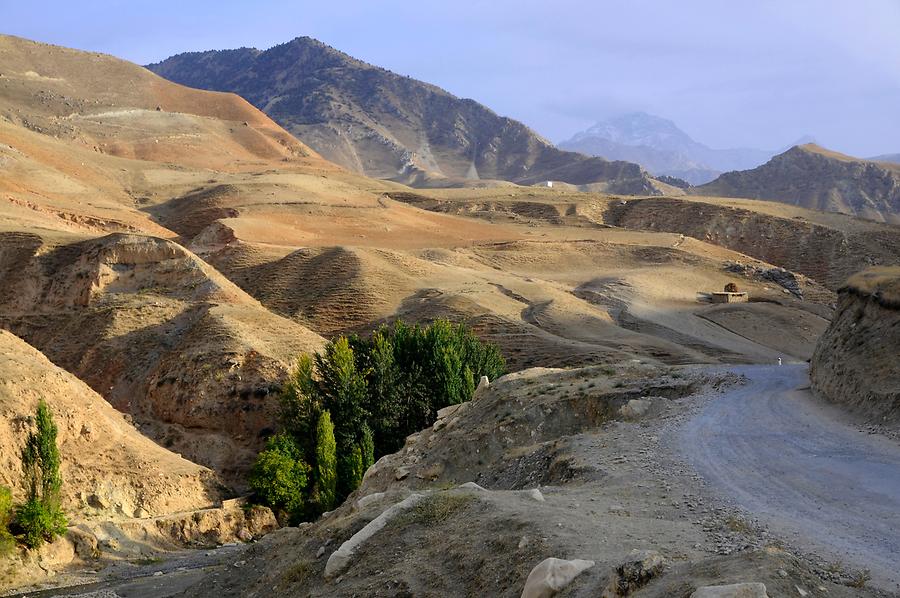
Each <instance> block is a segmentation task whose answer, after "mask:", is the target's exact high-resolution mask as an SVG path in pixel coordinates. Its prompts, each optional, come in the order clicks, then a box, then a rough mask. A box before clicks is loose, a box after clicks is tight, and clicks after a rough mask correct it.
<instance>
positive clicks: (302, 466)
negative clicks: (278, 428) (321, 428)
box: [250, 434, 309, 517]
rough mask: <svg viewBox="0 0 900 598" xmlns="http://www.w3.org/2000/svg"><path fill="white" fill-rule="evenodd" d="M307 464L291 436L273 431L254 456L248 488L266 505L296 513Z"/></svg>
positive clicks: (302, 502) (305, 481)
mask: <svg viewBox="0 0 900 598" xmlns="http://www.w3.org/2000/svg"><path fill="white" fill-rule="evenodd" d="M308 473H309V466H308V465H307V464H306V463H305V462H304V461H303V454H302V452H301V451H300V448H299V447H298V446H297V443H296V442H295V441H294V439H293V437H291V436H289V435H288V434H276V435H275V436H272V437H271V438H269V440H268V442H267V443H266V449H265V450H264V451H263V452H261V453H260V454H259V456H258V457H257V458H256V463H255V464H254V465H253V470H252V471H251V472H250V488H251V489H252V490H253V492H254V493H255V494H256V496H257V497H258V498H259V499H260V500H262V501H263V502H265V503H266V504H267V505H269V506H271V507H273V508H275V509H278V510H281V511H284V512H285V513H287V514H289V515H291V516H292V517H296V516H297V515H298V514H299V513H300V512H301V511H302V509H303V507H304V504H305V501H304V490H305V489H306V484H307V475H308Z"/></svg>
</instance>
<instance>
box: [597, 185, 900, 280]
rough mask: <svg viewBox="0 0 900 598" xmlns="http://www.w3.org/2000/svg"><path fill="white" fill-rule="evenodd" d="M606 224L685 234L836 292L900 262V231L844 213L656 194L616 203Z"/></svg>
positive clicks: (612, 205) (608, 215)
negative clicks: (770, 209) (822, 214)
mask: <svg viewBox="0 0 900 598" xmlns="http://www.w3.org/2000/svg"><path fill="white" fill-rule="evenodd" d="M604 223H606V224H611V225H614V226H620V227H622V228H629V229H639V230H648V231H665V232H674V233H681V234H683V235H686V236H689V237H694V238H695V239H700V240H701V241H706V242H709V243H714V244H716V245H720V246H722V247H727V248H728V249H732V250H734V251H739V252H740V253H743V254H745V255H749V256H751V257H755V258H757V259H759V260H762V261H764V262H767V263H770V264H775V265H777V266H781V267H782V268H785V269H787V270H791V271H793V272H799V273H801V274H804V275H806V276H808V277H810V278H812V279H814V280H816V281H818V282H820V283H822V284H823V285H825V286H827V287H828V288H830V289H832V290H834V289H837V288H838V287H840V286H841V285H843V284H844V281H846V280H847V278H848V277H849V276H852V275H853V274H855V273H856V272H859V271H860V270H863V269H865V268H868V267H869V266H874V265H884V264H894V263H897V261H898V260H900V229H898V228H897V227H894V226H888V225H884V224H876V223H874V222H872V223H867V222H862V221H860V220H856V219H853V218H849V217H845V216H838V215H831V216H829V223H828V225H825V224H821V223H819V222H818V221H812V220H810V219H807V218H805V217H802V216H801V217H790V216H788V215H785V216H779V215H774V214H770V213H767V212H764V211H751V210H748V209H743V208H738V207H734V206H731V205H727V204H718V203H710V202H706V201H691V200H682V199H672V198H655V197H654V198H647V199H632V200H628V201H623V202H617V203H613V204H611V205H610V206H609V209H608V210H607V212H606V213H605V214H604Z"/></svg>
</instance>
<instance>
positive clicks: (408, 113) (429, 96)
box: [148, 37, 659, 194]
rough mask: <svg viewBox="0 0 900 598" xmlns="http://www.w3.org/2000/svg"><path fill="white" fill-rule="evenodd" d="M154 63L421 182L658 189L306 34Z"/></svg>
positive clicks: (382, 170)
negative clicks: (270, 44) (555, 183)
mask: <svg viewBox="0 0 900 598" xmlns="http://www.w3.org/2000/svg"><path fill="white" fill-rule="evenodd" d="M148 68H149V69H151V70H153V71H154V72H156V73H158V74H160V75H162V76H164V77H166V78H168V79H170V80H172V81H176V82H178V83H183V84H185V85H191V86H194V87H200V88H204V89H215V90H220V91H231V92H234V93H238V94H240V95H241V96H243V97H245V98H247V100H249V101H250V102H251V103H253V104H254V105H255V106H257V107H258V108H260V109H261V110H262V111H264V112H266V113H267V114H268V115H269V116H271V117H272V118H273V119H275V120H276V121H277V122H278V123H280V124H281V125H282V126H283V127H285V128H286V129H287V130H289V131H290V132H292V133H294V134H295V135H296V136H297V137H299V138H300V139H302V140H303V141H304V142H305V143H308V144H309V145H310V146H311V147H313V148H314V149H315V150H316V151H318V152H319V153H320V154H322V155H323V156H325V157H326V158H328V159H329V160H332V161H334V162H336V163H338V164H341V165H343V166H345V167H347V168H349V169H351V170H355V171H357V172H360V173H364V174H366V175H368V176H373V177H378V178H384V179H393V180H398V181H403V182H406V183H411V184H414V185H424V186H428V185H446V184H457V183H459V184H461V183H464V182H467V181H468V182H472V181H478V180H504V181H512V182H516V183H521V184H534V183H538V182H541V181H545V180H548V179H552V180H559V181H565V182H568V183H572V184H576V185H586V184H592V183H599V184H601V185H602V187H603V189H602V190H606V191H609V192H612V193H623V194H655V193H657V190H658V188H659V185H658V183H656V182H654V181H653V180H652V179H651V178H650V177H649V175H648V174H647V173H645V172H644V171H643V170H641V168H640V167H639V166H637V165H636V164H631V163H627V162H608V161H606V160H604V159H600V158H590V157H588V156H584V155H582V154H576V153H573V152H565V151H560V150H558V149H556V148H555V147H554V146H553V145H552V144H551V143H549V142H548V141H546V140H545V139H543V138H541V137H540V136H538V135H537V134H535V133H534V132H533V131H532V130H530V129H529V128H528V127H526V126H525V125H523V124H522V123H520V122H517V121H515V120H512V119H509V118H504V117H501V116H498V115H497V114H495V113H494V112H492V111H491V110H489V109H488V108H486V107H484V106H482V105H481V104H479V103H478V102H475V101H473V100H468V99H460V98H457V97H455V96H453V95H451V94H449V93H447V92H446V91H444V90H442V89H440V88H438V87H435V86H434V85H429V84H427V83H423V82H421V81H417V80H415V79H411V78H409V77H403V76H401V75H397V74H395V73H392V72H390V71H387V70H384V69H381V68H378V67H375V66H372V65H369V64H366V63H364V62H362V61H359V60H356V59H354V58H352V57H350V56H348V55H346V54H344V53H342V52H339V51H337V50H335V49H333V48H331V47H329V46H326V45H325V44H322V43H321V42H318V41H316V40H314V39H310V38H308V37H300V38H297V39H294V40H293V41H290V42H288V43H285V44H281V45H279V46H275V47H273V48H270V49H269V50H266V51H260V50H257V49H254V48H240V49H237V50H223V51H209V52H192V53H186V54H179V55H177V56H173V57H171V58H168V59H167V60H165V61H163V62H160V63H157V64H151V65H149V66H148Z"/></svg>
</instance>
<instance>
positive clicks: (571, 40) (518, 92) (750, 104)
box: [0, 0, 900, 156]
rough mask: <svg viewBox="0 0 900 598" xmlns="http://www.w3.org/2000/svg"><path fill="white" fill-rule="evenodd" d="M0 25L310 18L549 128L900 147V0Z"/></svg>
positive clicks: (264, 30)
mask: <svg viewBox="0 0 900 598" xmlns="http://www.w3.org/2000/svg"><path fill="white" fill-rule="evenodd" d="M0 30H2V32H3V33H9V34H13V35H20V36H23V37H28V38H31V39H36V40H39V41H44V42H50V43H56V44H61V45H65V46H71V47H75V48H80V49H85V50H96V51H101V52H108V53H110V54H114V55H116V56H120V57H122V58H126V59H128V60H132V61H134V62H138V63H141V64H144V63H147V62H153V61H157V60H160V59H163V58H165V57H167V56H169V55H171V54H174V53H178V52H183V51H188V50H206V49H222V48H235V47H240V46H255V47H258V48H268V47H270V46H272V45H275V44H277V43H281V42H284V41H287V40H289V39H292V38H294V37H297V36H301V35H309V36H312V37H315V38H318V39H320V40H322V41H324V42H326V43H328V44H330V45H332V46H334V47H335V48H338V49H340V50H343V51H345V52H347V53H349V54H351V55H353V56H356V57H357V58H360V59H363V60H365V61H367V62H371V63H373V64H377V65H379V66H383V67H386V68H389V69H391V70H394V71H397V72H399V73H401V74H404V75H411V76H413V77H416V78H419V79H423V80H425V81H428V82H431V83H435V84H437V85H440V86H441V87H444V88H445V89H447V90H448V91H450V92H452V93H454V94H456V95H459V96H463V97H470V98H474V99H476V100H478V101H479V102H482V103H484V104H486V105H487V106H489V107H491V108H493V109H494V110H495V111H497V112H498V113H500V114H503V115H507V116H511V117H514V118H517V119H520V120H522V121H524V122H525V123H526V124H528V125H530V126H531V127H533V128H534V129H536V130H537V131H538V132H539V133H541V134H542V135H544V136H545V137H547V138H549V139H551V140H552V141H561V140H562V139H565V138H567V137H569V136H570V135H572V134H573V133H575V132H576V131H578V130H581V129H583V128H586V127H587V126H589V125H591V124H593V122H595V121H596V120H599V119H602V118H604V117H607V116H611V115H614V114H616V113H621V112H627V111H633V110H643V111H646V112H650V113H652V114H657V115H660V116H664V117H666V118H670V119H672V120H674V121H675V122H676V123H677V124H678V125H679V126H680V127H681V128H682V129H684V130H685V131H687V132H688V133H689V134H691V135H692V136H694V137H695V138H696V139H697V140H699V141H702V142H704V143H707V144H709V145H711V146H713V147H733V146H751V147H760V148H766V149H769V148H771V149H776V148H779V147H781V146H783V145H786V144H788V143H790V142H792V141H794V140H795V139H796V138H798V137H800V136H801V135H804V134H811V135H813V136H814V137H815V138H816V139H817V140H818V141H819V142H820V143H822V144H823V145H826V146H829V147H831V148H833V149H836V150H839V151H843V152H846V153H850V154H854V155H858V156H870V155H873V154H879V153H888V152H891V153H894V152H900V0H681V1H678V2H675V1H672V0H619V1H606V0H554V1H549V0H548V1H544V2H537V1H531V0H511V1H507V0H482V1H479V2H475V1H466V0H457V1H455V2H450V1H431V0H415V1H410V0H405V1H397V0H371V1H369V2H362V1H341V0H330V1H327V2H323V1H322V0H317V1H314V2H310V1H304V0H293V1H277V0H255V1H253V2H227V1H224V0H218V1H206V0H204V1H196V2H195V1H190V0H180V1H177V2H173V1H170V0H152V1H143V0H136V1H134V0H132V1H121V2H112V1H107V2H92V1H90V0H81V1H77V2H73V1H72V0H67V1H66V2H56V1H44V2H22V1H21V0H0Z"/></svg>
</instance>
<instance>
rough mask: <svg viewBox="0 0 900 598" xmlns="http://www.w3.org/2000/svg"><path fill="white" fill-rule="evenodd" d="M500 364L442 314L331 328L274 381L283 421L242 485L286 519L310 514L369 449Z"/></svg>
mask: <svg viewBox="0 0 900 598" xmlns="http://www.w3.org/2000/svg"><path fill="white" fill-rule="evenodd" d="M505 367H506V366H505V362H504V360H503V356H502V355H501V354H500V352H499V350H498V349H497V348H496V347H495V346H494V345H491V344H489V343H484V342H482V341H481V340H480V339H479V338H478V337H476V336H475V335H474V334H473V333H472V331H471V330H470V329H468V328H467V327H466V326H464V325H461V324H453V323H451V322H449V321H446V320H438V321H436V322H434V323H433V324H431V325H429V326H424V327H422V326H418V325H416V326H409V325H406V324H404V323H403V322H397V323H396V324H394V326H392V327H382V328H380V329H378V330H376V331H375V332H374V333H373V334H372V336H371V337H370V338H366V339H364V338H360V337H356V336H354V337H350V338H347V337H339V338H337V339H335V340H333V341H331V342H330V343H328V345H327V346H326V347H325V350H324V352H322V353H318V354H316V355H315V356H314V357H310V356H308V355H304V356H301V357H300V358H299V359H298V362H297V366H296V368H295V370H294V371H293V372H292V374H291V376H290V378H289V379H288V380H287V382H286V384H285V386H284V388H283V391H282V396H281V402H282V422H281V423H282V431H281V432H279V433H278V434H276V435H275V436H272V437H271V438H270V439H269V441H268V443H267V445H266V448H265V450H264V451H263V452H262V453H260V455H259V457H258V459H257V462H256V464H255V466H254V468H253V471H252V473H251V477H250V486H251V488H252V489H253V490H254V492H255V493H256V495H257V497H258V498H259V499H260V500H261V501H262V502H265V503H266V504H268V505H270V506H272V507H273V508H275V509H277V510H279V511H282V512H283V513H285V514H287V515H289V517H290V519H292V520H294V521H298V520H304V519H307V520H308V519H312V518H314V517H316V516H318V515H319V514H320V513H322V512H324V511H328V510H331V509H332V508H334V507H335V506H336V505H337V504H339V503H340V502H341V501H343V499H344V498H345V497H346V496H347V495H348V494H350V493H351V492H353V491H354V490H355V489H356V488H357V487H358V486H359V484H360V482H361V481H362V478H363V475H364V474H365V472H366V470H367V469H368V468H369V467H370V466H371V465H372V464H373V463H374V462H375V459H376V458H378V457H380V456H382V455H385V454H389V453H393V452H395V451H396V450H397V449H399V448H400V447H401V446H403V442H404V440H405V438H406V437H407V436H408V435H410V434H412V433H413V432H416V431H418V430H421V429H423V428H426V427H428V426H430V425H431V424H433V423H434V421H435V419H436V418H437V411H438V410H439V409H442V408H444V407H447V406H448V405H455V404H458V403H461V402H463V401H468V400H469V399H471V398H472V395H473V394H474V392H475V386H476V381H477V380H478V379H479V378H480V377H481V376H488V377H489V378H490V379H494V378H496V377H498V376H500V375H502V374H503V373H504V371H505Z"/></svg>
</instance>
